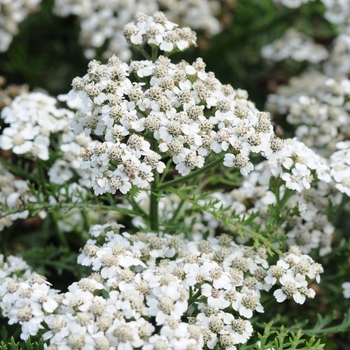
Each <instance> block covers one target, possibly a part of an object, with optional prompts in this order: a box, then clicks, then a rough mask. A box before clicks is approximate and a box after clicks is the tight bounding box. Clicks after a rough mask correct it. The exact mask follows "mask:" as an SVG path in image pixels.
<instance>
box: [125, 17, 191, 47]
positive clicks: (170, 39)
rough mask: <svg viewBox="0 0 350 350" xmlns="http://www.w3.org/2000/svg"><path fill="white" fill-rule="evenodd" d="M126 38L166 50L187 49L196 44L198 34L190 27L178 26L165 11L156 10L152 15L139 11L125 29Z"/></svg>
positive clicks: (136, 43)
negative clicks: (168, 17) (169, 18)
mask: <svg viewBox="0 0 350 350" xmlns="http://www.w3.org/2000/svg"><path fill="white" fill-rule="evenodd" d="M123 35H124V36H125V38H126V40H127V41H128V42H129V43H131V44H133V45H142V44H144V43H147V44H148V45H150V46H158V47H159V48H160V49H161V50H162V51H164V52H172V51H175V50H180V51H183V50H186V49H187V48H188V47H190V46H192V45H196V40H197V36H196V33H195V32H194V31H192V30H191V29H190V28H189V27H185V28H177V24H175V23H173V22H170V21H169V20H168V19H167V18H166V16H165V14H164V13H163V12H155V13H154V14H153V15H152V16H148V15H146V14H145V13H144V12H139V13H137V14H136V15H135V20H134V22H130V23H127V24H126V25H125V26H124V29H123Z"/></svg>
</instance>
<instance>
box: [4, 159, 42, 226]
mask: <svg viewBox="0 0 350 350" xmlns="http://www.w3.org/2000/svg"><path fill="white" fill-rule="evenodd" d="M28 202H33V203H35V202H36V198H35V196H34V195H33V194H31V193H30V189H29V186H28V182H27V181H24V180H19V179H16V177H15V176H14V175H13V174H12V173H11V172H9V171H8V170H6V169H5V168H4V167H3V166H2V164H0V231H2V230H3V229H4V228H5V227H10V226H11V225H12V223H13V221H15V220H17V219H25V218H27V217H28V215H29V212H28V210H27V209H25V208H26V207H27V204H28ZM6 212H7V213H8V214H5V213H6ZM9 212H10V213H9ZM41 215H42V216H43V215H44V213H41Z"/></svg>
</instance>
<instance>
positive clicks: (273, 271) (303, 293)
mask: <svg viewBox="0 0 350 350" xmlns="http://www.w3.org/2000/svg"><path fill="white" fill-rule="evenodd" d="M322 272H323V267H322V265H320V264H319V263H315V262H314V261H313V260H312V259H311V258H310V257H309V256H308V255H305V254H301V251H300V249H299V248H298V247H297V246H292V247H290V248H289V251H288V253H287V254H286V256H285V257H284V258H282V259H280V260H278V262H277V264H276V265H273V266H270V270H269V271H268V275H267V277H266V278H265V281H267V282H269V283H276V280H278V281H279V283H280V284H281V288H280V289H277V290H276V291H275V292H274V293H273V295H274V297H275V298H276V300H277V301H278V302H279V303H281V302H283V301H284V300H286V299H287V298H288V297H293V299H294V301H295V302H296V303H298V304H304V302H305V298H306V297H308V298H314V296H315V294H316V293H315V291H314V290H313V289H312V288H308V287H307V286H308V282H307V281H308V279H316V281H317V282H318V283H319V282H320V273H322Z"/></svg>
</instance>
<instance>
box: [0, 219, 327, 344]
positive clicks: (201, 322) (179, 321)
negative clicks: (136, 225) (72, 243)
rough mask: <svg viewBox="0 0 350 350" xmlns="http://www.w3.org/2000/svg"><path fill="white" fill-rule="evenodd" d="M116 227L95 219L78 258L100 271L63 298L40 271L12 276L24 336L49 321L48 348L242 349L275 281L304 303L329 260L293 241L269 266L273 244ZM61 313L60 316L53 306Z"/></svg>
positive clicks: (6, 287)
mask: <svg viewBox="0 0 350 350" xmlns="http://www.w3.org/2000/svg"><path fill="white" fill-rule="evenodd" d="M121 227H122V226H121V225H118V224H116V223H108V224H105V225H95V226H93V227H91V229H90V235H91V236H92V237H91V239H89V240H88V242H87V244H86V245H85V246H84V248H83V249H82V251H81V254H80V255H79V257H78V263H79V264H81V265H83V266H90V267H91V268H92V271H93V273H92V274H91V275H90V276H89V277H88V278H83V279H81V280H80V281H78V282H75V283H73V284H72V285H71V286H69V288H68V292H66V293H61V294H58V293H57V291H56V290H53V289H50V288H49V285H48V284H47V282H45V280H44V279H43V278H42V277H41V276H38V275H34V276H30V277H28V279H27V280H26V281H24V282H22V281H21V282H17V280H16V279H17V277H16V276H14V277H13V278H12V279H11V278H6V279H4V280H3V283H2V284H1V286H0V298H1V300H2V301H1V308H2V310H3V311H2V312H3V315H4V316H6V317H8V318H10V323H16V322H18V323H20V324H21V325H22V335H21V337H22V338H23V339H26V338H27V337H28V335H29V334H30V335H33V334H34V333H35V332H37V331H38V330H39V329H40V328H41V322H42V321H44V322H45V323H46V325H47V327H48V329H49V330H48V331H46V332H45V333H44V334H43V337H44V339H45V340H46V341H48V343H49V344H50V345H49V346H48V349H50V350H51V349H57V348H62V349H63V348H67V349H75V348H84V349H87V350H90V349H91V350H92V349H96V348H98V349H106V350H107V349H109V350H110V349H116V348H120V349H122V348H123V349H130V350H131V349H132V348H142V349H143V350H153V349H159V348H162V349H163V348H167V349H188V347H191V348H193V349H198V350H199V349H203V347H204V348H209V349H213V348H214V347H215V346H216V345H218V346H219V347H220V348H221V349H230V350H234V349H236V347H235V345H236V344H244V343H246V342H247V341H248V339H249V338H250V337H251V335H252V333H253V327H252V325H251V323H250V319H251V318H252V316H253V314H254V313H255V312H259V313H262V312H264V308H263V306H262V305H261V302H260V298H261V293H263V292H264V293H265V292H268V291H269V290H270V289H271V288H272V287H273V286H274V285H278V286H277V288H275V291H274V296H275V298H276V300H277V302H282V301H284V300H285V299H286V298H288V299H290V298H293V299H294V300H295V301H296V302H297V303H299V304H303V303H304V301H305V298H313V297H314V296H315V292H314V291H313V290H312V289H311V288H309V287H308V284H309V282H310V281H312V280H314V279H316V281H317V282H319V279H320V276H319V275H320V273H322V272H323V270H322V267H321V265H319V264H317V263H315V262H314V261H313V260H312V259H311V258H310V257H308V256H306V255H303V254H302V253H301V252H300V250H299V249H298V248H297V247H291V248H290V250H289V252H288V253H286V254H284V255H283V256H282V257H281V258H280V259H279V260H278V261H277V262H276V265H271V266H269V263H268V261H267V254H266V252H265V249H264V248H262V247H260V248H259V249H257V250H255V249H254V248H251V247H246V246H241V245H237V244H235V243H234V242H233V241H232V237H230V236H228V235H221V236H218V237H215V238H209V239H208V240H203V239H202V238H201V235H195V236H198V238H199V239H198V240H195V241H191V242H189V241H187V240H186V239H185V237H184V235H182V234H180V235H175V236H173V235H171V236H170V235H167V234H165V235H159V234H156V233H142V232H139V233H136V234H135V235H130V234H128V233H127V232H123V233H120V232H119V230H120V228H121ZM54 310H55V312H54V313H53V311H54Z"/></svg>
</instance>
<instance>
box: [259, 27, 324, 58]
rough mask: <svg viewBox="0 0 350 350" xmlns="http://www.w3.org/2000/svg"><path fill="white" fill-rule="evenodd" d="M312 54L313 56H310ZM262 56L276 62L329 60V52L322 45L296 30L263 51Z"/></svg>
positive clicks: (290, 31) (288, 32) (291, 30)
mask: <svg viewBox="0 0 350 350" xmlns="http://www.w3.org/2000/svg"><path fill="white" fill-rule="evenodd" d="M310 52H312V55H310ZM261 55H262V57H263V58H265V59H267V60H271V61H274V62H278V61H282V60H285V59H286V58H292V59H293V60H295V61H308V62H310V63H320V62H321V61H323V60H325V59H327V58H328V56H329V53H328V51H327V50H326V49H325V48H324V47H323V46H322V45H320V44H317V43H315V42H314V40H313V39H312V38H311V37H309V36H307V35H305V34H302V33H299V32H297V31H296V30H294V29H289V30H288V31H287V32H286V33H285V34H284V35H283V37H281V38H280V39H278V40H276V41H274V42H273V43H271V44H269V45H266V46H264V47H263V48H262V49H261Z"/></svg>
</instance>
